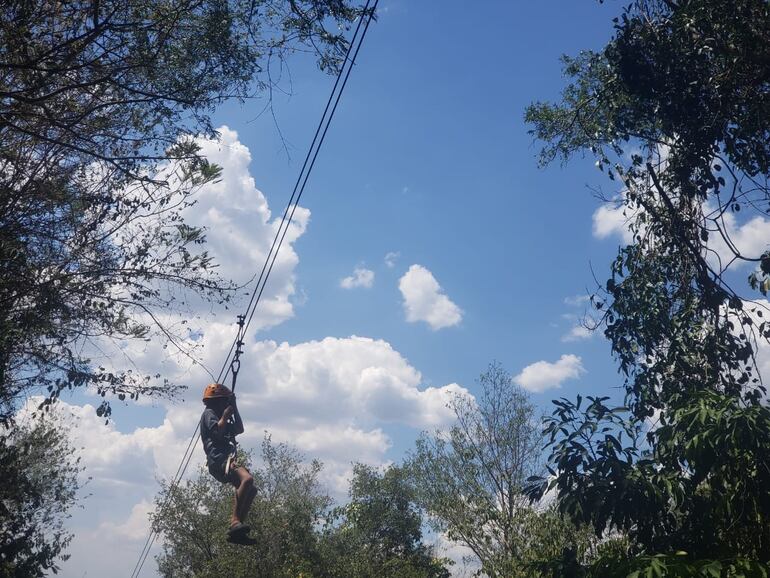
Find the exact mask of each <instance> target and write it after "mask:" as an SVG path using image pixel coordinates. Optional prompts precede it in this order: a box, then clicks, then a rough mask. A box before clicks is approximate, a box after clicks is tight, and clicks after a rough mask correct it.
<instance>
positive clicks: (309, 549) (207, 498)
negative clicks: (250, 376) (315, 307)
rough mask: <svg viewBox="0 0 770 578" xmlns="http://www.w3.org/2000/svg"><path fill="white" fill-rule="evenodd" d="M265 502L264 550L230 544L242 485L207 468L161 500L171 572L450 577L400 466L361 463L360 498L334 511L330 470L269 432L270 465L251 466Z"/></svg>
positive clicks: (166, 566)
mask: <svg viewBox="0 0 770 578" xmlns="http://www.w3.org/2000/svg"><path fill="white" fill-rule="evenodd" d="M241 460H242V463H246V464H248V466H249V470H250V471H251V472H252V475H253V477H254V486H255V488H256V489H257V492H258V493H257V497H256V499H255V500H254V503H253V505H252V508H251V513H250V515H249V520H248V524H249V525H250V526H251V536H252V537H254V538H255V539H256V540H257V544H256V545H254V546H249V547H243V546H234V545H232V544H229V543H227V541H226V539H225V538H226V531H227V528H228V524H229V520H230V512H231V511H232V500H233V489H232V486H229V485H225V484H220V483H219V482H217V481H216V480H214V478H212V477H211V476H210V475H209V474H208V472H205V471H203V470H201V471H200V472H199V475H198V477H197V478H195V479H194V480H189V481H187V482H186V483H185V484H184V485H183V486H180V487H176V488H171V487H170V486H169V485H168V484H164V486H163V488H162V490H161V491H160V493H159V494H158V496H157V497H156V499H155V503H156V509H155V512H154V513H153V514H152V516H151V519H152V527H153V530H155V531H156V532H158V533H159V535H160V536H162V538H163V552H162V554H160V555H159V556H158V558H157V561H158V569H159V571H160V574H161V575H162V576H166V577H169V578H170V577H172V576H173V577H174V578H183V577H193V576H195V577H196V578H219V577H221V578H239V577H243V578H246V577H249V578H250V577H252V576H260V577H264V578H290V577H291V578H297V577H302V576H304V577H306V578H309V577H311V576H317V577H319V578H324V577H326V578H348V577H353V576H356V577H359V576H360V577H367V576H371V577H374V576H378V577H379V576H392V577H394V578H395V577H398V578H401V577H404V578H447V577H448V576H449V574H448V572H447V570H446V568H445V567H444V562H443V561H442V560H437V559H435V558H434V557H433V556H432V552H431V549H430V548H428V547H427V546H425V545H424V544H423V543H422V533H421V526H422V517H421V515H420V513H419V511H417V510H416V508H415V506H414V503H413V497H412V493H411V489H410V487H409V485H408V484H407V483H406V480H405V478H404V474H403V472H402V471H401V470H399V469H398V468H389V469H388V470H386V471H385V472H384V473H383V474H380V473H378V472H377V471H376V470H374V469H373V468H370V467H367V466H363V465H360V464H359V465H356V466H355V468H354V477H353V479H352V481H351V488H350V502H349V503H348V504H347V505H345V506H341V507H339V508H335V509H333V510H332V509H330V506H331V499H330V498H329V496H327V495H326V493H324V492H323V491H322V489H321V488H320V486H319V483H318V474H319V472H320V471H321V464H320V463H319V462H317V461H313V462H311V463H309V464H308V463H304V462H303V460H302V456H300V455H299V454H298V453H297V452H296V450H294V449H292V448H291V447H289V446H287V445H285V444H274V443H272V442H271V440H270V437H269V436H266V437H265V440H264V441H263V443H262V452H261V460H260V465H259V466H257V467H255V466H253V465H251V464H249V461H250V460H249V459H248V456H246V455H242V456H241Z"/></svg>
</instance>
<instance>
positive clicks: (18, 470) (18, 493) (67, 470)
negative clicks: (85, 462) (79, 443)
mask: <svg viewBox="0 0 770 578" xmlns="http://www.w3.org/2000/svg"><path fill="white" fill-rule="evenodd" d="M1 433H2V435H0V479H2V484H0V576H1V577H3V578H37V577H41V576H45V575H47V574H48V573H49V572H56V571H57V570H58V566H57V564H58V562H59V561H60V560H61V561H63V560H66V559H67V558H68V556H67V555H66V554H65V553H64V552H65V550H66V548H67V546H68V544H69V543H70V540H71V539H72V535H71V534H70V533H69V532H68V531H67V530H66V529H65V528H64V522H65V520H66V519H67V518H68V515H67V512H68V510H69V509H70V507H72V505H73V504H74V503H75V499H76V497H77V492H78V490H79V489H80V482H79V481H78V474H79V473H80V472H81V470H82V468H81V467H80V465H79V462H80V460H79V458H78V457H76V453H75V452H74V451H73V448H72V447H70V445H69V443H68V442H67V438H66V437H65V436H63V435H62V432H61V431H60V430H59V429H58V428H57V427H56V425H55V424H54V423H53V422H51V421H49V420H48V419H43V418H38V419H35V420H33V421H32V422H27V423H24V424H17V425H16V426H15V427H13V428H12V429H10V430H4V431H2V432H1Z"/></svg>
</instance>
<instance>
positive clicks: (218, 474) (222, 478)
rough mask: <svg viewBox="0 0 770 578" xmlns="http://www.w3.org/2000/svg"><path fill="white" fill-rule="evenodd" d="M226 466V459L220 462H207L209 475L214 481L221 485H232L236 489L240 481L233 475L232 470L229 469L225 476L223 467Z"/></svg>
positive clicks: (233, 470) (236, 475)
mask: <svg viewBox="0 0 770 578" xmlns="http://www.w3.org/2000/svg"><path fill="white" fill-rule="evenodd" d="M226 464H227V458H225V459H224V460H222V461H217V462H208V467H209V473H210V474H211V475H212V476H214V479H215V480H217V481H218V482H222V483H223V484H232V485H234V486H235V487H236V488H237V487H238V486H240V485H241V479H240V478H239V477H238V474H236V473H235V469H234V468H230V473H229V474H228V475H226V474H225V465H226Z"/></svg>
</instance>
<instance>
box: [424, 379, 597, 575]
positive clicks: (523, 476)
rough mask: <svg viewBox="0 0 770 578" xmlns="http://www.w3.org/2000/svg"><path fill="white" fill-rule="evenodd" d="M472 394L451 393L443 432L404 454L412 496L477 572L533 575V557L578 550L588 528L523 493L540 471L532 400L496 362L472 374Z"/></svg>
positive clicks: (583, 546) (539, 439)
mask: <svg viewBox="0 0 770 578" xmlns="http://www.w3.org/2000/svg"><path fill="white" fill-rule="evenodd" d="M479 383H480V385H481V389H482V391H481V395H480V396H479V398H478V400H473V399H470V398H468V397H466V396H462V395H457V396H456V397H454V398H453V399H452V400H451V402H450V403H449V407H450V408H451V409H452V410H453V411H454V413H455V416H456V418H457V422H456V424H455V425H454V426H453V427H452V428H451V429H450V430H449V431H447V432H441V431H437V432H435V433H434V434H431V435H429V434H427V433H423V435H422V436H421V437H420V438H419V439H418V440H417V444H416V448H415V450H414V451H413V452H412V455H411V456H410V459H409V468H410V470H411V472H412V475H413V480H414V486H415V488H416V490H417V492H418V501H419V503H420V505H421V506H422V507H423V508H425V510H426V511H427V512H428V514H429V515H430V516H431V518H432V520H433V521H434V523H435V526H436V529H437V530H438V531H441V532H445V533H446V535H447V536H448V537H449V538H450V539H451V540H455V541H458V542H460V543H462V544H465V545H466V546H468V547H469V548H470V549H471V550H472V551H473V553H474V554H475V555H476V556H477V557H478V559H479V561H480V562H481V570H480V572H483V573H484V574H486V575H488V576H490V577H492V578H494V577H497V576H500V577H502V576H505V577H514V576H533V575H537V574H536V573H534V572H536V571H535V570H533V566H532V564H534V563H535V562H538V561H540V562H542V561H547V560H550V561H554V560H559V559H561V558H562V556H563V555H568V551H572V554H571V555H572V557H578V556H579V557H582V556H583V555H584V553H585V550H586V548H587V546H588V540H587V536H585V535H579V533H577V532H576V531H575V529H574V528H573V527H571V526H570V525H569V524H566V523H564V522H563V521H562V520H561V519H560V518H559V516H558V515H556V514H555V512H553V511H551V510H549V509H544V510H538V509H535V508H533V507H532V506H531V505H530V502H529V500H528V498H527V497H526V496H525V495H524V493H523V491H524V486H525V482H526V480H527V479H528V478H529V477H530V476H533V475H535V474H538V473H540V471H541V468H542V464H541V451H542V450H541V448H542V442H543V438H542V435H541V433H540V427H541V426H540V423H539V421H538V420H537V419H536V411H535V407H534V406H533V404H532V403H531V401H530V400H529V396H528V394H527V393H526V392H525V391H524V390H522V389H521V388H520V387H518V386H517V385H516V384H515V383H514V382H513V380H512V379H511V376H510V374H509V373H508V372H506V371H505V369H503V368H502V367H501V366H500V365H499V364H492V365H490V367H489V368H488V370H487V371H486V372H485V373H484V374H482V375H481V378H480V379H479Z"/></svg>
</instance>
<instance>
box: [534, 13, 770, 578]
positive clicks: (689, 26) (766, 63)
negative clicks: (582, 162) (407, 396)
mask: <svg viewBox="0 0 770 578" xmlns="http://www.w3.org/2000/svg"><path fill="white" fill-rule="evenodd" d="M768 47H770V5H769V4H768V3H767V2H765V1H763V0H740V1H736V2H726V1H724V0H690V1H681V2H672V1H665V0H661V1H655V0H640V1H638V2H634V3H632V4H631V5H630V6H629V7H628V8H627V9H625V10H624V11H623V13H622V14H621V16H620V17H619V18H617V19H615V35H614V37H613V39H612V40H611V42H610V43H609V44H608V45H607V47H606V48H605V49H604V50H603V51H601V52H600V53H584V54H581V55H580V56H579V57H578V58H575V59H566V61H565V62H566V66H565V72H566V74H567V75H568V76H569V77H571V79H572V82H571V83H570V85H569V86H568V87H567V88H566V89H565V91H564V94H563V100H562V102H561V103H559V104H555V105H554V104H543V103H538V104H535V105H533V106H531V107H530V108H529V109H528V111H527V120H528V121H529V122H531V123H532V124H533V131H532V132H533V134H534V135H535V136H536V137H538V138H540V139H543V140H544V141H545V147H544V149H543V153H542V156H541V161H543V162H548V161H550V160H552V159H554V158H556V157H558V156H560V157H562V158H563V159H567V158H569V157H570V156H571V155H572V154H573V153H575V152H576V151H581V150H590V151H591V152H592V153H593V154H594V155H595V156H596V158H597V166H598V167H599V168H600V169H602V170H604V169H605V168H606V169H607V170H608V175H609V177H610V178H611V179H613V180H616V181H617V182H619V183H621V184H622V186H623V190H622V194H621V197H620V198H619V199H616V202H618V203H621V204H622V206H623V209H624V214H625V215H626V217H627V218H628V219H629V226H630V229H631V232H632V233H633V242H632V243H631V244H630V245H628V246H627V247H623V248H621V249H620V251H619V254H618V257H617V259H616V260H615V261H614V262H613V264H612V268H611V277H610V279H609V280H608V281H607V284H606V287H604V288H600V289H599V291H597V294H596V295H594V297H593V299H592V302H593V304H594V305H595V307H596V309H597V310H598V311H600V312H601V314H602V315H603V318H602V322H603V324H604V333H605V336H606V337H607V339H608V340H609V342H610V343H611V346H612V352H613V354H614V356H615V357H616V359H617V360H618V364H619V368H620V372H621V375H622V376H623V377H624V390H625V400H624V402H623V405H622V407H615V408H612V407H610V406H608V405H606V402H608V398H596V397H589V398H588V399H587V403H586V404H585V405H583V404H582V402H583V400H582V399H581V398H580V397H578V399H577V400H576V401H575V402H572V401H570V400H566V399H562V400H560V401H557V402H555V404H556V407H555V409H554V412H553V415H552V416H551V418H549V419H547V420H546V434H547V435H548V444H549V446H550V448H551V456H550V458H549V462H550V463H551V465H552V470H551V471H552V474H553V479H552V480H550V481H549V480H545V479H543V478H539V479H534V480H533V482H534V484H533V485H532V486H531V487H530V488H529V493H530V495H531V496H533V497H537V496H539V495H542V494H543V492H545V490H546V489H547V488H548V487H549V486H550V487H553V488H556V489H557V490H558V493H559V501H558V504H559V508H560V510H561V511H562V512H564V513H565V514H567V515H569V516H570V517H571V518H572V519H573V520H574V521H575V522H576V523H580V524H589V525H591V526H592V527H593V528H594V530H595V532H596V533H597V534H598V535H602V534H603V533H605V532H606V531H608V530H609V529H612V528H615V529H619V530H620V531H621V532H623V533H625V534H627V535H628V537H629V538H630V550H629V552H628V553H627V554H624V555H623V556H620V557H616V558H614V559H615V560H616V562H615V563H610V565H609V566H607V565H606V564H605V562H601V560H600V562H597V564H600V565H601V564H605V565H604V566H602V568H603V570H601V571H600V572H599V574H598V575H607V576H611V575H618V576H620V575H623V576H625V575H626V574H628V575H632V576H663V575H666V576H674V575H675V576H690V575H693V576H695V575H697V576H701V575H703V576H710V575H720V576H732V575H736V576H738V575H751V576H755V575H756V576H760V575H765V574H764V573H765V571H766V567H765V566H764V564H766V563H767V562H768V561H770V534H768V531H767V528H768V527H770V526H769V523H770V501H768V494H767V487H768V486H767V484H768V482H770V479H768V475H769V474H770V470H768V466H767V464H768V462H767V456H768V452H770V438H769V437H768V435H767V434H768V428H769V427H770V409H769V408H768V407H767V404H766V399H765V395H766V390H765V387H764V386H763V385H762V381H761V376H760V375H759V370H758V367H757V363H756V358H755V354H756V352H757V346H758V340H766V339H767V338H768V337H770V331H768V329H770V328H769V327H768V326H767V325H766V322H765V321H764V320H763V318H764V313H763V310H764V311H766V306H765V304H763V303H761V302H755V301H748V300H746V299H745V298H743V297H742V296H741V295H740V294H739V293H738V292H736V291H735V290H734V289H733V287H732V286H731V285H730V284H729V283H728V281H727V279H726V275H725V272H726V269H727V267H729V266H730V264H732V263H733V262H736V261H737V262H741V261H743V262H749V263H754V264H756V265H758V268H757V270H756V271H755V272H754V273H752V274H751V276H750V278H749V284H750V286H751V287H752V288H753V289H755V290H759V291H761V292H763V293H765V292H766V290H767V287H768V286H770V284H768V283H766V280H767V279H768V273H769V272H770V265H768V263H767V261H768V259H767V254H766V253H765V254H761V255H746V254H743V253H741V252H740V250H739V249H738V248H737V247H736V245H735V244H734V243H733V242H732V239H731V238H730V228H729V227H728V226H726V214H727V213H729V212H738V211H740V210H742V209H744V210H746V211H758V212H759V213H761V214H762V213H764V212H765V210H766V209H767V207H768V203H770V189H768V186H767V182H768V181H767V178H768V173H770V145H768V143H769V142H770V139H768V134H770V91H768V86H770V58H769V57H768V56H769V55H770V53H769V52H768V50H769V49H768ZM728 216H729V215H728ZM715 240H718V241H719V244H715V243H714V241H715ZM720 245H722V246H723V248H722V249H721V250H720V253H718V254H717V253H715V250H714V247H715V246H720ZM678 552H682V553H685V552H686V554H682V555H679V554H677V553H678ZM609 559H610V560H612V559H613V558H609ZM622 560H625V562H622V563H621V561H622ZM613 564H614V565H613ZM610 570H611V571H610ZM601 572H605V574H602V573H601Z"/></svg>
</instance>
